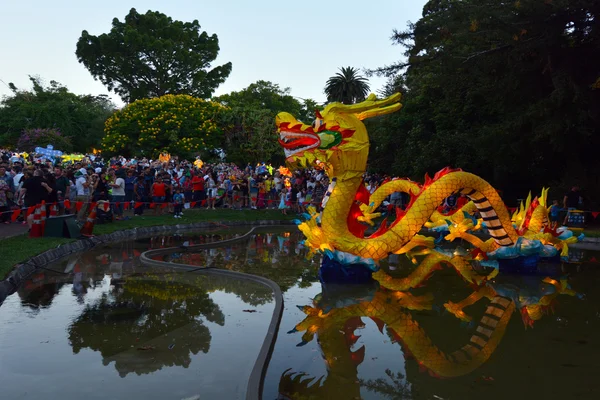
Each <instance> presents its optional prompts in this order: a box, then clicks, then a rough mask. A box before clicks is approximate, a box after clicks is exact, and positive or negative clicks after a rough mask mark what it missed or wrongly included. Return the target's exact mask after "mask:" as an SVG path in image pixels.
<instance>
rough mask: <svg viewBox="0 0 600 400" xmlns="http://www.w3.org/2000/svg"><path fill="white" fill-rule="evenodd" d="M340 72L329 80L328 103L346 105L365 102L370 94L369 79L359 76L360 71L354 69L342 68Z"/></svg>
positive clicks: (326, 87) (327, 87)
mask: <svg viewBox="0 0 600 400" xmlns="http://www.w3.org/2000/svg"><path fill="white" fill-rule="evenodd" d="M340 71H341V72H338V73H337V74H335V75H334V76H332V77H331V78H329V79H328V80H327V84H326V85H325V94H326V95H327V101H329V102H332V101H339V102H341V103H344V104H353V103H357V102H360V101H363V100H364V99H365V98H366V97H367V95H368V94H369V83H368V80H367V78H365V77H364V76H362V75H359V73H358V70H357V69H355V68H353V67H347V68H344V67H342V68H340Z"/></svg>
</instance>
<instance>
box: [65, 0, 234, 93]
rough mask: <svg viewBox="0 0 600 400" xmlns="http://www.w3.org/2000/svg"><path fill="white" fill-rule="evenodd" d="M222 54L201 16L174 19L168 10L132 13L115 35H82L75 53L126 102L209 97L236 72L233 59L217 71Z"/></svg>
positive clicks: (118, 23) (115, 28)
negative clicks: (202, 27) (174, 96)
mask: <svg viewBox="0 0 600 400" xmlns="http://www.w3.org/2000/svg"><path fill="white" fill-rule="evenodd" d="M218 53H219V39H218V37H217V35H215V34H213V35H211V36H209V35H208V34H207V33H206V32H200V24H199V23H198V21H197V20H194V21H192V22H182V21H174V20H172V19H171V18H170V17H167V16H166V15H165V14H162V13H159V12H155V11H148V12H147V13H146V14H139V13H138V12H137V11H136V10H135V8H132V9H131V10H130V11H129V14H128V15H127V16H126V17H125V21H124V22H121V21H119V20H118V19H117V18H114V19H113V21H112V29H111V30H110V32H109V33H104V34H102V35H100V36H93V35H90V34H89V33H88V32H87V31H83V32H82V33H81V37H80V38H79V40H78V41H77V50H76V52H75V54H76V55H77V59H78V60H79V62H80V63H82V64H83V65H84V66H85V67H86V68H87V69H88V70H89V71H90V73H91V74H92V75H93V76H94V78H95V79H99V80H100V81H101V82H102V83H103V84H104V85H106V87H107V88H108V89H109V90H112V91H114V92H115V93H117V94H118V95H119V96H121V98H122V99H123V101H125V102H128V103H129V102H133V101H135V100H139V99H143V98H147V97H160V96H163V95H165V94H189V95H191V96H195V97H199V98H203V99H206V98H209V97H210V96H211V95H212V93H213V92H214V90H215V89H216V88H217V87H218V86H219V85H220V84H221V83H223V82H224V81H225V79H226V78H227V77H228V76H229V74H230V73H231V63H226V64H224V65H221V66H218V67H215V68H212V69H211V63H212V62H213V61H214V60H215V59H216V58H217V55H218Z"/></svg>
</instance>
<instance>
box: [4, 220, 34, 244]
mask: <svg viewBox="0 0 600 400" xmlns="http://www.w3.org/2000/svg"><path fill="white" fill-rule="evenodd" d="M27 229H29V228H28V227H27V225H23V224H22V223H20V222H13V223H11V224H9V225H6V224H0V240H2V239H6V238H9V237H13V236H18V235H22V234H24V233H27Z"/></svg>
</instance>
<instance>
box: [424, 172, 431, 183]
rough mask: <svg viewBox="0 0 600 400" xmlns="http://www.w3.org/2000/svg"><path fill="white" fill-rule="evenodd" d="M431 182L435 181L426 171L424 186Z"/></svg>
mask: <svg viewBox="0 0 600 400" xmlns="http://www.w3.org/2000/svg"><path fill="white" fill-rule="evenodd" d="M431 182H433V179H431V177H430V176H429V174H428V173H427V172H425V184H424V185H423V187H426V186H429V185H431Z"/></svg>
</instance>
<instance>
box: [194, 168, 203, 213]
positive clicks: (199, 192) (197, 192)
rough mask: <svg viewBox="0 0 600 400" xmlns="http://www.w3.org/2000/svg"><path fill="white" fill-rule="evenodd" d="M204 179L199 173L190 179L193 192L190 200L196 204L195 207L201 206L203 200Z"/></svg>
mask: <svg viewBox="0 0 600 400" xmlns="http://www.w3.org/2000/svg"><path fill="white" fill-rule="evenodd" d="M204 183H205V182H204V178H203V176H202V174H201V173H200V172H199V171H196V172H195V173H194V177H193V178H192V187H193V190H194V193H193V196H192V199H193V201H195V202H196V207H201V206H202V201H204V199H205V195H204Z"/></svg>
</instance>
